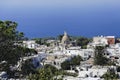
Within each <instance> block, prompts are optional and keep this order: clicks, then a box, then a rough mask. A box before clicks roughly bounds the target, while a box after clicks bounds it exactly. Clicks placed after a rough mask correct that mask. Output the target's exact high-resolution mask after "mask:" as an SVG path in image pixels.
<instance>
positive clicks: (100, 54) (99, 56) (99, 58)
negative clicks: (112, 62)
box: [94, 46, 109, 66]
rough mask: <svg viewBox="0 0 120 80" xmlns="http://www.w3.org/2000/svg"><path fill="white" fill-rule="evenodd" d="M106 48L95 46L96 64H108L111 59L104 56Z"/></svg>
mask: <svg viewBox="0 0 120 80" xmlns="http://www.w3.org/2000/svg"><path fill="white" fill-rule="evenodd" d="M104 49H105V47H102V46H97V47H96V48H95V55H94V64H95V65H102V66H104V65H108V63H109V59H108V58H106V57H105V56H104Z"/></svg>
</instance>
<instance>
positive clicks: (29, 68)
mask: <svg viewBox="0 0 120 80" xmlns="http://www.w3.org/2000/svg"><path fill="white" fill-rule="evenodd" d="M21 72H22V74H23V75H24V76H25V75H29V74H30V73H32V74H34V73H35V72H36V70H35V67H34V65H33V63H32V60H31V59H30V60H26V61H25V62H24V63H23V64H22V67H21Z"/></svg>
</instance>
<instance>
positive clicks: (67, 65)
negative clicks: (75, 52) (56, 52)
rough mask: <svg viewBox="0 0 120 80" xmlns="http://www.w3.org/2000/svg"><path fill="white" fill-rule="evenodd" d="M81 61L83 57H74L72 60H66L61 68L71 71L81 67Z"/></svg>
mask: <svg viewBox="0 0 120 80" xmlns="http://www.w3.org/2000/svg"><path fill="white" fill-rule="evenodd" d="M81 61H82V58H81V56H74V57H72V58H71V60H66V61H64V62H63V63H61V68H62V69H63V70H70V68H71V67H73V66H77V65H80V62H81Z"/></svg>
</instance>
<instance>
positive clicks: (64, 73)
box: [62, 71, 78, 77]
mask: <svg viewBox="0 0 120 80" xmlns="http://www.w3.org/2000/svg"><path fill="white" fill-rule="evenodd" d="M62 75H65V76H73V77H77V76H78V74H77V73H69V72H65V71H63V72H62Z"/></svg>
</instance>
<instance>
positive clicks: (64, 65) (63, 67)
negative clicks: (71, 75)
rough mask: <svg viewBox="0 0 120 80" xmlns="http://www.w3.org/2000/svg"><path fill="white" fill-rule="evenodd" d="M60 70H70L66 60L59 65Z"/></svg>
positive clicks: (68, 62)
mask: <svg viewBox="0 0 120 80" xmlns="http://www.w3.org/2000/svg"><path fill="white" fill-rule="evenodd" d="M61 68H62V69H63V70H70V61H68V60H66V61H64V62H63V63H61Z"/></svg>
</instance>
